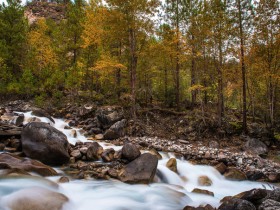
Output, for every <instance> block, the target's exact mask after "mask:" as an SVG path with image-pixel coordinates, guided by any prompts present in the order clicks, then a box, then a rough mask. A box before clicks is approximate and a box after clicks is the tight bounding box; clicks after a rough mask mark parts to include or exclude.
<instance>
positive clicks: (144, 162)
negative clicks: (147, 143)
mask: <svg viewBox="0 0 280 210" xmlns="http://www.w3.org/2000/svg"><path fill="white" fill-rule="evenodd" d="M157 165H158V158H157V157H156V156H154V155H152V154H150V153H145V154H142V155H141V156H140V157H138V158H137V159H135V160H133V161H132V162H130V163H129V164H127V165H126V166H125V167H124V168H123V169H122V170H121V171H120V173H119V175H118V177H119V179H120V180H121V181H123V182H127V183H139V184H148V183H150V182H152V181H153V179H154V176H155V173H156V170H157Z"/></svg>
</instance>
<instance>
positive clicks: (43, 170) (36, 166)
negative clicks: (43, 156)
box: [0, 153, 57, 176]
mask: <svg viewBox="0 0 280 210" xmlns="http://www.w3.org/2000/svg"><path fill="white" fill-rule="evenodd" d="M0 169H18V170H23V171H26V172H35V173H38V174H40V175H42V176H53V175H57V173H56V171H55V170H54V169H53V168H51V167H49V166H47V165H45V164H43V163H41V162H39V161H36V160H31V159H28V158H25V159H21V158H19V157H15V156H12V155H9V154H5V153H4V154H0Z"/></svg>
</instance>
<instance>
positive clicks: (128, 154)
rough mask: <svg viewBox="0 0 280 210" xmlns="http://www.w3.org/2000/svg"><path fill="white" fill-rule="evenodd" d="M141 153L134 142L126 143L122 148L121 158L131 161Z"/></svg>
mask: <svg viewBox="0 0 280 210" xmlns="http://www.w3.org/2000/svg"><path fill="white" fill-rule="evenodd" d="M140 155H141V153H140V150H139V149H138V147H137V146H136V145H135V144H132V143H126V144H124V146H123V148H122V158H124V159H127V160H129V161H133V160H135V159H136V158H138V157H139V156H140Z"/></svg>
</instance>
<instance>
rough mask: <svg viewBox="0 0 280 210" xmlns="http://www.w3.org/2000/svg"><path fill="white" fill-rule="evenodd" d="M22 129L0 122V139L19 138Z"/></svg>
mask: <svg viewBox="0 0 280 210" xmlns="http://www.w3.org/2000/svg"><path fill="white" fill-rule="evenodd" d="M21 131H22V127H18V126H15V125H10V124H6V123H3V122H0V137H1V136H20V135H21Z"/></svg>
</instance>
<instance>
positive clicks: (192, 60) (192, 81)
mask: <svg viewBox="0 0 280 210" xmlns="http://www.w3.org/2000/svg"><path fill="white" fill-rule="evenodd" d="M191 40H192V56H191V87H193V86H194V85H195V83H196V81H195V80H196V79H195V47H194V36H193V34H192V35H191ZM191 96H192V107H194V105H195V104H196V90H192V92H191Z"/></svg>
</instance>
